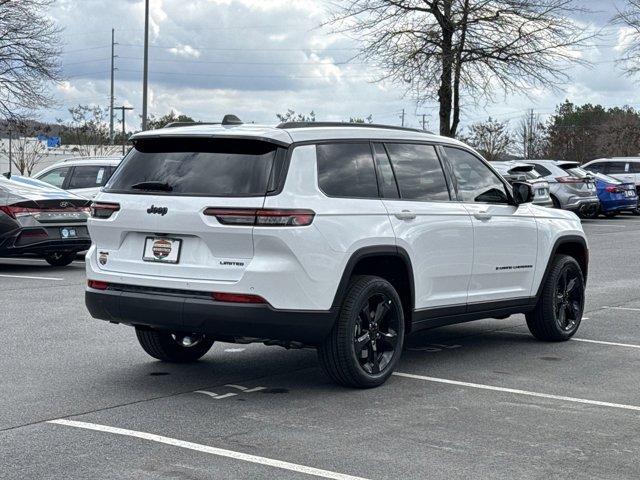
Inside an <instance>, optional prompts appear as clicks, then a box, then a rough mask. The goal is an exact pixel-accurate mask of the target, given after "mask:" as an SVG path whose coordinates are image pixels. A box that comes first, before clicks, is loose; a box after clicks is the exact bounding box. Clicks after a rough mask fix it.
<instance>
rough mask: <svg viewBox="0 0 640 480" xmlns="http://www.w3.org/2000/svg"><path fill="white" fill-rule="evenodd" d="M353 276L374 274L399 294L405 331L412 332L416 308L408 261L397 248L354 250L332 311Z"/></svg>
mask: <svg viewBox="0 0 640 480" xmlns="http://www.w3.org/2000/svg"><path fill="white" fill-rule="evenodd" d="M354 275H375V276H378V277H381V278H384V279H385V280H387V281H388V282H389V283H391V285H393V287H394V288H395V289H396V291H397V292H398V295H399V296H400V299H401V301H402V308H403V310H404V317H405V327H406V328H405V331H406V332H409V331H410V330H411V322H412V317H413V310H414V305H415V287H414V276H413V268H412V266H411V258H410V257H409V254H408V253H407V251H406V250H405V249H404V248H402V247H398V246H396V245H378V246H371V247H364V248H361V249H359V250H356V251H355V252H354V253H353V254H352V255H351V257H350V258H349V260H348V261H347V264H346V266H345V268H344V271H343V273H342V278H341V279H340V283H339V284H338V289H337V291H336V294H335V297H334V299H333V304H332V308H335V309H340V306H341V305H342V301H343V300H344V297H345V295H346V293H347V287H348V285H349V281H350V279H351V277H353V276H354Z"/></svg>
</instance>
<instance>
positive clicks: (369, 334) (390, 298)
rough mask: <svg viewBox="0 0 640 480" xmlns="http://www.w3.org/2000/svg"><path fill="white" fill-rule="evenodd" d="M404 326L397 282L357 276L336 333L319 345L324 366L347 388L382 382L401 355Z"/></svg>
mask: <svg viewBox="0 0 640 480" xmlns="http://www.w3.org/2000/svg"><path fill="white" fill-rule="evenodd" d="M376 317H378V319H377V320H376ZM404 330H405V329H404V312H403V309H402V302H401V301H400V297H399V296H398V293H397V292H396V290H395V289H394V288H393V286H392V285H391V284H390V283H389V282H387V281H386V280H384V279H382V278H380V277H374V276H369V275H367V276H355V277H353V278H352V279H351V281H350V283H349V286H348V289H347V294H346V295H345V298H344V300H343V302H342V307H341V308H340V314H339V316H338V319H337V320H336V323H335V325H334V326H333V329H332V330H331V333H330V334H329V336H328V337H327V338H326V339H325V340H324V341H323V342H322V344H320V345H319V347H318V359H319V361H320V365H321V366H322V369H323V370H324V371H325V372H326V373H327V375H328V376H329V377H330V378H331V379H332V380H333V381H334V382H336V383H338V384H340V385H343V386H345V387H355V388H371V387H377V386H379V385H382V384H383V383H384V382H385V381H386V380H387V379H388V378H389V376H391V374H392V373H393V370H394V369H395V368H396V366H397V364H398V361H399V360H400V355H401V353H402V346H403V343H404ZM380 352H382V353H380Z"/></svg>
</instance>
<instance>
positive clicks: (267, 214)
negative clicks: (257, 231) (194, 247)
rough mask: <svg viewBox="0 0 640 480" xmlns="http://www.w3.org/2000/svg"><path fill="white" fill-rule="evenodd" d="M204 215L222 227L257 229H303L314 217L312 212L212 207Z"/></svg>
mask: <svg viewBox="0 0 640 480" xmlns="http://www.w3.org/2000/svg"><path fill="white" fill-rule="evenodd" d="M204 214H205V215H208V216H212V217H216V219H217V220H218V222H220V223H221V224H223V225H246V226H257V227H304V226H307V225H311V222H313V217H315V215H316V214H315V212H314V211H313V210H297V209H275V208H263V209H254V208H214V207H210V208H207V209H206V210H205V211H204Z"/></svg>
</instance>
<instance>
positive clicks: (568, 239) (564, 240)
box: [535, 235, 589, 301]
mask: <svg viewBox="0 0 640 480" xmlns="http://www.w3.org/2000/svg"><path fill="white" fill-rule="evenodd" d="M569 243H578V244H580V245H581V246H582V248H583V249H584V253H585V260H586V261H585V266H584V271H583V272H582V275H583V277H584V283H585V285H586V284H587V275H588V273H589V247H588V246H587V241H586V240H585V239H584V237H581V236H579V235H566V236H563V237H560V238H558V239H557V240H556V241H555V243H554V244H553V247H552V248H551V253H550V254H549V258H548V259H547V266H546V268H545V270H544V275H542V280H541V281H540V285H538V290H537V292H536V296H535V298H536V301H537V300H538V299H539V298H540V295H542V289H543V288H544V285H545V283H546V281H547V278H548V277H549V272H550V271H551V266H552V265H553V259H554V258H555V256H556V254H557V253H558V250H559V249H560V247H561V246H562V245H566V244H569Z"/></svg>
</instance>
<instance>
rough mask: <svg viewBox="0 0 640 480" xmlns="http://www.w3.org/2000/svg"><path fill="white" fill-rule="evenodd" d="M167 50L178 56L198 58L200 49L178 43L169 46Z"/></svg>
mask: <svg viewBox="0 0 640 480" xmlns="http://www.w3.org/2000/svg"><path fill="white" fill-rule="evenodd" d="M169 51H170V52H171V53H173V54H174V55H176V56H178V57H183V58H200V51H199V50H197V49H195V48H193V47H192V46H191V45H179V46H177V47H173V48H170V49H169Z"/></svg>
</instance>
